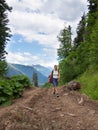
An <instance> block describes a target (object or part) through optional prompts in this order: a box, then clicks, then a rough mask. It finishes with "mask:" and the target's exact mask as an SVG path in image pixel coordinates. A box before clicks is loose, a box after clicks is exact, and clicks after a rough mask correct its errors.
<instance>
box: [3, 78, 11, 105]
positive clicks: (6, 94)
mask: <svg viewBox="0 0 98 130" xmlns="http://www.w3.org/2000/svg"><path fill="white" fill-rule="evenodd" d="M12 99H13V90H12V88H11V86H10V84H9V83H8V82H6V80H5V79H1V80H0V105H1V104H4V103H8V102H9V104H10V103H11V102H12Z"/></svg>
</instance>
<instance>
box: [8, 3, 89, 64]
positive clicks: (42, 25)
mask: <svg viewBox="0 0 98 130" xmlns="http://www.w3.org/2000/svg"><path fill="white" fill-rule="evenodd" d="M6 1H7V3H8V4H9V5H10V6H12V7H13V10H12V12H11V13H9V19H10V23H9V26H10V28H11V30H12V34H13V35H14V34H19V35H21V36H22V37H23V38H24V40H25V41H26V42H27V43H28V42H31V43H33V41H38V43H39V44H40V45H43V46H44V47H45V48H44V49H43V51H44V52H45V55H46V56H47V55H48V57H47V58H49V57H52V58H53V59H55V60H52V62H51V63H50V61H48V60H46V59H47V58H46V59H45V55H44V56H43V57H38V56H36V54H35V56H32V55H31V54H30V53H28V54H29V57H30V58H31V59H32V60H33V61H34V63H35V64H37V63H40V64H45V65H51V66H52V64H55V62H57V60H56V57H57V50H56V49H57V48H58V46H59V43H58V41H57V35H58V34H59V32H60V30H61V29H63V28H64V26H68V25H71V27H72V33H73V37H74V36H75V29H76V26H77V24H78V22H79V20H80V18H81V16H82V15H83V13H84V12H85V11H87V2H86V0H20V1H19V0H6ZM50 47H51V49H50ZM8 49H9V55H8V56H7V60H8V61H10V62H13V63H15V62H17V63H22V64H28V63H29V64H31V59H30V58H28V59H27V58H26V57H27V53H25V52H24V54H21V53H14V55H13V54H12V53H11V52H10V47H8ZM53 50H54V52H53ZM49 53H50V54H49ZM52 54H53V56H52ZM24 57H25V58H24ZM50 59H51V58H50Z"/></svg>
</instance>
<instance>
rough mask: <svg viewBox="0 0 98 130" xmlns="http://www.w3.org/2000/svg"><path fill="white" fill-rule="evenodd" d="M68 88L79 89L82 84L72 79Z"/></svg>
mask: <svg viewBox="0 0 98 130" xmlns="http://www.w3.org/2000/svg"><path fill="white" fill-rule="evenodd" d="M66 88H67V89H68V90H79V89H80V88H81V84H80V83H79V82H76V81H70V82H69V83H68V84H67V85H66Z"/></svg>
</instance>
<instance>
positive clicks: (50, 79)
mask: <svg viewBox="0 0 98 130" xmlns="http://www.w3.org/2000/svg"><path fill="white" fill-rule="evenodd" d="M58 73H59V70H58ZM48 82H49V83H53V70H52V73H51V74H50V75H49V77H48Z"/></svg>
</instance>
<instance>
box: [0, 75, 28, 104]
mask: <svg viewBox="0 0 98 130" xmlns="http://www.w3.org/2000/svg"><path fill="white" fill-rule="evenodd" d="M30 86H31V83H30V80H29V79H28V77H27V76H24V75H17V76H12V77H11V78H8V79H4V78H3V79H0V105H2V104H3V105H4V104H10V103H12V101H13V99H15V98H18V97H20V96H22V95H23V91H24V89H25V88H27V87H30Z"/></svg>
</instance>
